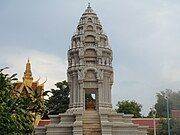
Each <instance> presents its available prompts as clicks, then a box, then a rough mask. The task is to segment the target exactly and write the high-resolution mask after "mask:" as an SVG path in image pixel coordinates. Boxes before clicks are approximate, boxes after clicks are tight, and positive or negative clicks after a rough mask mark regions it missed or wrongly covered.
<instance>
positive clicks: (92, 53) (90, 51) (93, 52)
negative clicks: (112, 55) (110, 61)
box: [84, 48, 97, 58]
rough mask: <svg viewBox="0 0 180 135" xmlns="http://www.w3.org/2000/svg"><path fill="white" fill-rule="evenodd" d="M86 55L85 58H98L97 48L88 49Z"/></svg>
mask: <svg viewBox="0 0 180 135" xmlns="http://www.w3.org/2000/svg"><path fill="white" fill-rule="evenodd" d="M84 57H85V58H96V57H97V53H96V50H95V49H91V48H89V49H86V50H85V53H84Z"/></svg>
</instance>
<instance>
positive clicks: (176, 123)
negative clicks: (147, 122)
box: [157, 118, 180, 135]
mask: <svg viewBox="0 0 180 135" xmlns="http://www.w3.org/2000/svg"><path fill="white" fill-rule="evenodd" d="M179 127H180V120H179V119H170V132H171V134H172V135H180V128H179ZM167 134H168V130H167V120H166V119H163V118H162V119H161V120H160V121H159V123H158V126H157V135H167Z"/></svg>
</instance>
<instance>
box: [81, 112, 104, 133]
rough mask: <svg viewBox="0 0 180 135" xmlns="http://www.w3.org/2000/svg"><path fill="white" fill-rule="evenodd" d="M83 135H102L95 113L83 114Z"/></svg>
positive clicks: (97, 116) (98, 118)
mask: <svg viewBox="0 0 180 135" xmlns="http://www.w3.org/2000/svg"><path fill="white" fill-rule="evenodd" d="M83 135H102V133H101V123H100V117H99V114H98V112H97V111H95V110H87V111H85V112H84V114H83Z"/></svg>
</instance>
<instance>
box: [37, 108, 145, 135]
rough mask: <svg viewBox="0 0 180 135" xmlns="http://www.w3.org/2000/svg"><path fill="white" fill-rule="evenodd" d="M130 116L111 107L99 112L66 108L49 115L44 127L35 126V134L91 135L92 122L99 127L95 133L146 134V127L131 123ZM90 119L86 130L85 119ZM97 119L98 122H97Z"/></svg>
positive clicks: (106, 134)
mask: <svg viewBox="0 0 180 135" xmlns="http://www.w3.org/2000/svg"><path fill="white" fill-rule="evenodd" d="M102 110H103V109H102ZM96 114H97V115H98V116H97V115H96ZM132 116H133V115H127V114H123V113H116V112H115V111H114V110H112V109H109V110H106V111H105V110H103V111H101V112H97V111H91V110H90V111H82V109H81V108H79V109H75V110H68V111H67V112H66V113H64V114H60V115H50V116H49V117H50V119H51V122H50V124H49V125H47V126H45V127H37V128H36V129H35V135H91V134H90V130H91V129H93V122H94V125H97V124H98V127H99V128H98V129H94V131H95V130H98V132H97V135H99V134H101V135H147V128H148V127H145V126H139V125H137V124H133V123H132V121H131V118H132ZM60 119H61V120H60ZM90 119H92V120H91V123H90V124H89V131H88V130H87V129H88V124H87V121H90ZM93 119H94V120H93ZM98 119H99V123H97V120H98ZM94 133H95V132H94ZM92 135H95V134H92Z"/></svg>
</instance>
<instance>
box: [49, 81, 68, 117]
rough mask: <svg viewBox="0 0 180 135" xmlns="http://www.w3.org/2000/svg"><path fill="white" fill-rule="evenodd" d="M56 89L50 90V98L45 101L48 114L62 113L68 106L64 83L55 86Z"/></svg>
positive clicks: (66, 85) (66, 90)
mask: <svg viewBox="0 0 180 135" xmlns="http://www.w3.org/2000/svg"><path fill="white" fill-rule="evenodd" d="M55 86H56V87H57V89H51V93H52V96H51V97H50V98H49V100H47V102H46V107H47V109H48V110H49V112H50V114H59V113H64V112H66V110H67V109H68V106H69V87H68V83H67V82H66V81H62V82H58V83H56V84H55Z"/></svg>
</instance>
